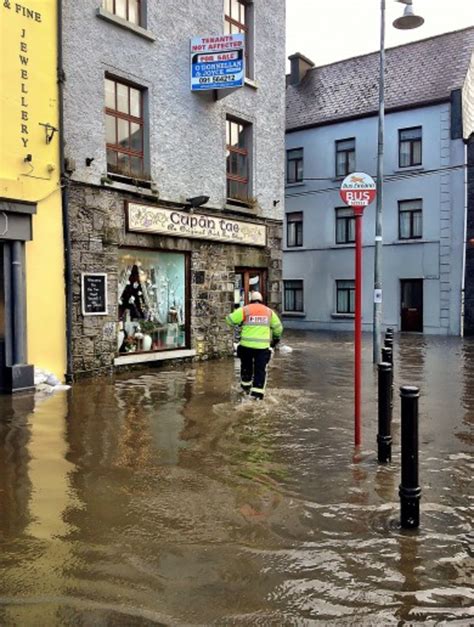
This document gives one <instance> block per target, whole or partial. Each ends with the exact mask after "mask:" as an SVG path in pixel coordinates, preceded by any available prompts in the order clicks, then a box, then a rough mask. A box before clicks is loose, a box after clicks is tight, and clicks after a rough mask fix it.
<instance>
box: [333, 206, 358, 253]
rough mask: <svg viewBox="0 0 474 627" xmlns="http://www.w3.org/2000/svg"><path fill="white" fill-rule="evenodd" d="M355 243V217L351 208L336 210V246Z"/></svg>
mask: <svg viewBox="0 0 474 627" xmlns="http://www.w3.org/2000/svg"><path fill="white" fill-rule="evenodd" d="M354 242H355V217H354V210H353V209H352V208H351V207H339V208H337V209H336V244H353V243H354Z"/></svg>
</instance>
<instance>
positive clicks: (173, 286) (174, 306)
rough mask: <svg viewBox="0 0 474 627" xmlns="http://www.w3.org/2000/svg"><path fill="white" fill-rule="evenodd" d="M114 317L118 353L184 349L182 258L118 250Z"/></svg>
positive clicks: (183, 268) (184, 322) (131, 250)
mask: <svg viewBox="0 0 474 627" xmlns="http://www.w3.org/2000/svg"><path fill="white" fill-rule="evenodd" d="M118 315H119V331H118V338H117V350H118V352H119V353H121V354H124V353H132V352H149V351H162V350H170V349H177V348H183V347H185V346H186V257H185V255H183V254H180V253H168V252H156V251H149V250H133V249H126V248H122V249H120V251H119V275H118Z"/></svg>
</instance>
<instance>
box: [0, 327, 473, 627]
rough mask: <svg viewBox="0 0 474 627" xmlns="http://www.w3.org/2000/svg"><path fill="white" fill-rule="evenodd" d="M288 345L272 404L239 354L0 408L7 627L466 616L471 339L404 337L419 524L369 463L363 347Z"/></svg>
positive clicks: (393, 484)
mask: <svg viewBox="0 0 474 627" xmlns="http://www.w3.org/2000/svg"><path fill="white" fill-rule="evenodd" d="M364 341H365V344H364V351H363V362H364V376H363V381H364V390H363V398H364V408H363V446H362V449H361V451H360V452H359V453H358V454H357V455H356V456H354V450H353V445H352V442H353V405H352V399H353V391H352V340H351V336H350V335H332V334H322V333H299V334H298V333H288V334H287V335H286V338H285V343H286V344H288V345H290V346H291V347H292V348H293V351H292V352H283V351H282V352H280V353H279V354H278V353H277V354H276V356H275V357H274V359H273V360H272V362H271V365H270V380H269V386H268V395H267V398H266V400H265V401H264V402H262V403H259V402H250V401H247V402H242V399H241V396H240V394H239V391H238V385H237V381H238V377H237V372H238V364H237V362H236V361H234V360H233V359H226V360H219V361H213V362H204V363H198V364H187V365H179V366H175V367H165V368H160V369H156V370H148V371H143V372H139V373H134V374H132V375H131V374H128V375H121V376H116V377H115V378H113V379H112V378H107V379H105V378H104V379H96V380H93V381H83V382H80V383H77V384H75V385H74V386H73V388H72V389H71V390H69V391H61V392H57V393H56V394H54V395H53V396H51V397H48V398H39V399H38V398H37V399H36V400H34V399H33V397H32V396H30V395H26V396H19V397H15V398H13V399H11V398H9V397H0V416H1V419H0V574H1V577H0V625H8V626H9V625H21V626H23V625H48V626H53V625H157V624H158V625H159V624H162V625H179V624H186V625H203V624H213V623H214V624H225V625H259V624H260V625H290V624H291V625H293V624H312V623H313V622H314V623H316V622H321V623H325V624H331V623H332V624H338V625H359V624H373V625H381V624H384V625H385V624H386V625H390V624H395V625H396V624H404V623H406V624H413V623H417V622H421V621H425V622H428V623H432V624H437V623H444V622H445V621H452V622H454V623H457V624H468V623H469V622H472V620H473V619H474V610H473V600H474V592H473V588H472V584H473V563H474V561H473V545H474V534H473V532H472V526H471V525H472V518H473V497H474V495H473V490H472V475H473V457H472V445H473V442H474V438H473V432H472V426H473V422H474V342H472V341H469V340H464V341H463V340H460V339H457V338H429V337H423V336H408V335H407V336H396V338H395V364H396V383H397V384H401V383H409V384H413V385H419V386H420V388H421V398H420V478H421V485H422V488H423V497H422V502H421V528H420V529H419V530H418V531H415V532H406V531H401V530H400V528H399V525H398V518H399V502H398V484H399V482H400V464H399V462H400V447H399V440H400V437H399V436H400V422H399V402H398V397H397V393H395V397H394V398H395V406H394V423H393V435H394V447H393V462H392V463H391V464H390V465H387V466H378V465H377V460H376V431H377V427H376V398H375V396H376V392H375V390H376V375H375V373H374V369H373V366H372V363H371V345H370V338H369V337H367V338H365V340H364Z"/></svg>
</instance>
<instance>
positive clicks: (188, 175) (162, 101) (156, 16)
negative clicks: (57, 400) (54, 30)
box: [62, 0, 285, 376]
mask: <svg viewBox="0 0 474 627" xmlns="http://www.w3.org/2000/svg"><path fill="white" fill-rule="evenodd" d="M92 4H93V5H94V6H93V7H92V8H91V3H90V1H88V0H79V1H78V2H74V3H67V6H65V7H64V15H63V38H62V39H63V58H64V73H65V82H64V118H65V137H64V139H65V158H66V171H67V175H68V176H67V189H68V215H69V224H70V238H71V246H70V251H71V262H72V269H73V272H72V277H73V278H72V280H73V289H72V299H71V302H70V313H71V324H72V330H71V331H72V332H71V339H72V341H71V350H72V362H73V373H72V375H73V376H81V375H83V374H89V373H92V372H100V371H110V370H111V369H113V367H114V366H122V365H129V364H135V363H142V362H154V361H159V360H162V359H174V358H184V357H196V358H209V357H215V356H218V355H223V354H229V352H230V351H231V350H232V333H231V332H230V331H229V330H228V329H227V327H226V325H225V323H224V318H225V315H226V314H227V313H228V312H229V311H230V310H232V307H233V306H235V305H237V304H241V303H243V302H247V301H248V298H249V293H250V291H251V290H252V289H258V290H260V291H262V292H263V293H264V296H265V298H266V301H267V303H268V304H269V305H270V306H272V307H275V308H277V309H278V308H279V307H280V301H281V296H280V284H281V276H282V252H281V238H282V217H283V211H284V175H283V173H284V82H285V76H284V65H285V61H284V43H285V35H284V13H285V3H284V0H278V2H276V3H273V5H272V7H270V6H267V5H266V3H262V2H255V3H254V2H250V1H247V0H245V1H243V0H232V2H228V1H226V2H224V1H223V0H205V1H203V2H199V3H196V2H192V0H186V1H185V2H180V3H178V4H177V3H175V2H173V1H172V0H165V1H164V2H159V3H152V2H145V1H144V0H142V1H141V2H139V3H138V2H136V1H134V0H127V1H126V2H125V3H117V2H109V1H106V0H104V1H103V2H101V1H100V0H97V2H96V3H92ZM122 4H124V5H125V6H126V13H120V11H121V10H122V9H121V8H120V7H122ZM137 11H138V13H137ZM86 31H87V33H88V41H89V42H90V46H89V48H88V50H87V54H84V50H83V36H82V33H83V32H86ZM237 31H238V32H241V33H242V32H243V33H245V38H246V52H245V57H246V78H245V82H244V85H243V86H242V87H240V88H238V89H234V90H225V89H219V90H209V91H203V92H199V93H195V92H192V91H191V89H190V41H191V39H192V38H193V37H196V36H201V37H209V38H216V41H224V42H225V40H221V39H219V38H220V37H226V36H228V34H229V33H235V32H237ZM269 59H271V63H269ZM111 94H112V95H111ZM124 128H125V131H124ZM111 138H112V139H111ZM137 146H138V147H139V148H140V150H138V149H137ZM124 163H125V164H126V165H124ZM133 212H135V213H134V214H133V215H135V216H136V215H139V216H141V217H140V218H139V219H142V218H143V221H142V223H140V225H139V226H137V224H136V223H134V222H133V220H134V219H135V218H133V219H132V213H133ZM150 216H151V217H150ZM234 242H238V243H234Z"/></svg>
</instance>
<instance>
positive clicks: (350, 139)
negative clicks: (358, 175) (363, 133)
mask: <svg viewBox="0 0 474 627" xmlns="http://www.w3.org/2000/svg"><path fill="white" fill-rule="evenodd" d="M345 142H354V147H353V148H352V150H347V149H346V150H339V146H340V145H341V144H343V143H345ZM339 154H344V155H345V159H344V161H345V163H344V172H342V173H341V172H339V170H338V166H339V161H338V158H337V157H338V155H339ZM351 154H353V155H354V165H353V168H351V167H350V156H349V155H351ZM335 159H336V164H335V165H336V167H335V172H336V177H337V178H340V177H343V176H347V175H348V174H350V173H351V172H353V171H354V172H355V170H356V138H355V137H346V138H345V139H336V141H335Z"/></svg>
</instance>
